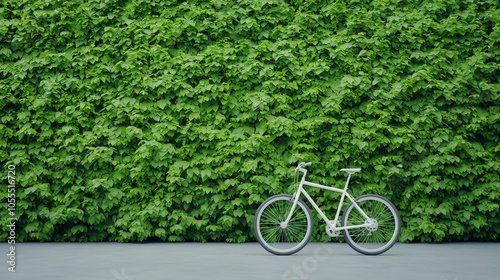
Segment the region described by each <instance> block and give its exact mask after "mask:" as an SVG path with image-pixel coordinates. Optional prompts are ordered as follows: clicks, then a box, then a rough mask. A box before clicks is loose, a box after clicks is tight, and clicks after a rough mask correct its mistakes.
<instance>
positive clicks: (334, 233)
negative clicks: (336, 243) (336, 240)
mask: <svg viewBox="0 0 500 280" xmlns="http://www.w3.org/2000/svg"><path fill="white" fill-rule="evenodd" d="M330 222H331V223H333V222H335V221H330ZM337 227H340V221H337ZM326 233H327V234H328V235H329V236H330V237H338V236H340V234H341V233H342V232H341V231H340V230H338V229H336V230H334V229H333V228H332V227H331V226H330V224H327V225H326Z"/></svg>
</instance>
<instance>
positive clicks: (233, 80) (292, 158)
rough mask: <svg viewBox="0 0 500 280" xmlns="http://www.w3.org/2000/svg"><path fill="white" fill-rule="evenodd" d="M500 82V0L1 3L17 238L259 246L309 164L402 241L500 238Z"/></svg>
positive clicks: (1, 89) (3, 142)
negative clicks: (380, 206) (364, 199)
mask: <svg viewBox="0 0 500 280" xmlns="http://www.w3.org/2000/svg"><path fill="white" fill-rule="evenodd" d="M499 77H500V4H499V2H498V1H497V0H421V1H413V0H411V1H409V0H369V1H368V0H335V1H326V0H305V1H303V0H300V1H297V0H206V1H201V0H200V1H197V0H187V1H176V0H85V1H84V0H74V1H63V0H3V1H2V3H1V4H0V80H1V82H0V108H1V112H2V114H1V116H0V148H1V150H0V163H1V165H2V166H4V171H2V172H4V173H5V174H6V172H7V167H6V166H7V165H8V164H12V165H15V166H16V176H17V178H16V179H17V181H16V182H17V184H16V199H17V200H16V207H17V210H16V211H17V212H16V213H18V215H19V220H18V222H17V236H16V237H17V239H18V240H19V241H105V240H109V241H122V242H125V241H144V240H164V241H203V242H204V241H228V242H245V241H250V240H253V238H254V236H253V233H252V222H253V215H254V213H255V210H256V209H257V207H258V205H259V204H260V203H262V201H264V200H265V199H266V198H267V197H269V196H270V195H272V194H277V193H282V192H287V193H290V192H292V187H293V186H292V182H293V169H294V167H295V166H296V164H297V163H298V162H301V161H312V162H313V163H314V164H313V166H312V168H311V171H310V174H311V175H310V176H309V179H310V180H314V181H318V182H320V183H323V184H328V185H333V186H339V185H341V184H342V181H343V180H345V175H344V174H343V173H341V172H339V171H338V170H339V169H340V168H344V167H361V168H362V169H363V172H362V173H359V174H356V175H355V176H354V177H353V181H352V185H351V191H352V192H353V194H354V195H355V196H357V195H361V194H363V193H377V194H381V195H384V196H386V197H387V198H389V199H390V200H391V201H393V202H394V203H395V205H396V206H397V207H398V208H399V209H400V212H401V216H402V220H403V223H404V227H403V229H402V234H401V237H400V241H403V242H411V241H422V242H429V241H461V240H483V241H487V240H497V241H498V240H499V239H500V215H499V214H498V213H499V210H500V209H499V204H500V203H499V201H500V188H499V187H500V183H499V182H500V120H499V119H500V100H499V98H498V97H499V92H500V84H499V81H498V79H499ZM311 194H312V195H313V197H315V198H317V202H318V203H319V204H320V205H321V207H322V209H323V210H324V211H325V212H326V213H329V215H331V216H332V217H333V216H334V213H335V212H334V211H335V208H336V204H335V201H336V199H337V198H338V196H336V195H335V194H329V193H327V194H325V193H324V192H322V191H318V190H311ZM0 195H1V196H2V197H6V196H7V191H6V188H2V189H1V190H0ZM0 211H1V213H2V217H5V216H7V212H6V209H5V207H3V208H2V210H0ZM316 221H317V226H316V227H315V228H316V233H315V237H314V238H315V239H316V240H328V239H329V238H327V236H326V234H324V225H322V223H321V221H320V220H319V219H316ZM7 223H8V222H7V221H6V219H2V221H1V222H0V225H1V227H2V228H6V227H7ZM0 239H1V240H6V239H7V233H6V231H1V232H0Z"/></svg>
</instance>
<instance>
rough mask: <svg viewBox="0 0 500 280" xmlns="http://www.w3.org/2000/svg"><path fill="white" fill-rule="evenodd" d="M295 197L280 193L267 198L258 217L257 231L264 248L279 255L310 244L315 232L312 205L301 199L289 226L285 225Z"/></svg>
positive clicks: (255, 223) (256, 214)
mask: <svg viewBox="0 0 500 280" xmlns="http://www.w3.org/2000/svg"><path fill="white" fill-rule="evenodd" d="M293 202H294V198H293V197H292V196H291V195H286V194H279V195H275V196H272V197H270V198H268V199H267V200H266V201H264V202H263V203H262V204H261V205H260V206H259V208H258V209H257V212H256V213H255V218H254V232H255V236H256V238H257V241H258V242H259V243H260V245H261V246H262V247H264V249H266V250H267V251H268V252H270V253H273V254H275V255H291V254H295V253H296V252H298V251H300V250H301V249H302V248H304V246H306V245H307V242H309V239H310V238H311V235H312V232H313V217H312V214H311V211H310V210H309V207H307V204H305V203H304V201H302V200H301V199H299V200H298V202H297V207H296V208H295V210H294V213H293V215H292V218H291V219H290V222H289V223H288V226H287V227H286V228H281V222H283V221H285V220H286V218H287V216H288V214H289V213H290V210H291V207H292V205H293Z"/></svg>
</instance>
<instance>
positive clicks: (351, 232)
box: [342, 194, 401, 255]
mask: <svg viewBox="0 0 500 280" xmlns="http://www.w3.org/2000/svg"><path fill="white" fill-rule="evenodd" d="M355 201H356V203H357V204H358V205H359V207H360V208H361V209H362V210H363V211H364V212H365V213H366V214H367V215H368V216H369V217H370V218H372V219H375V220H376V221H377V226H376V227H363V228H354V229H345V230H343V234H344V240H345V241H346V242H347V244H349V246H351V248H353V249H354V250H356V251H357V252H359V253H362V254H365V255H378V254H382V253H384V252H386V251H387V250H389V249H390V248H391V247H392V246H393V245H394V244H395V243H396V242H397V240H398V237H399V233H400V231H401V218H400V217H399V213H398V210H397V209H396V207H395V206H394V204H392V203H391V202H390V201H389V200H387V199H386V198H385V197H382V196H379V195H374V194H367V195H362V196H360V197H358V198H356V199H355ZM353 209H356V208H355V207H354V204H353V203H352V202H351V203H349V205H347V207H346V210H345V212H344V215H343V217H342V226H349V225H359V224H363V223H365V218H364V217H363V216H362V215H361V213H360V212H359V211H357V209H356V210H355V211H353Z"/></svg>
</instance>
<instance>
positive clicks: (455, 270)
mask: <svg viewBox="0 0 500 280" xmlns="http://www.w3.org/2000/svg"><path fill="white" fill-rule="evenodd" d="M0 252H1V254H2V255H3V256H4V257H3V259H4V260H7V262H6V261H4V262H3V265H2V267H1V269H0V279H1V280H10V279H12V280H17V279H23V280H34V279H37V280H45V279H47V280H49V279H50V280H154V279H175V280H182V279H189V280H191V279H208V280H210V279H217V280H225V279H227V280H229V279H230V280H244V279H263V280H266V279H280V280H281V279H283V280H305V279H405V280H407V279H419V280H420V279H430V280H433V279H435V280H466V279H471V280H472V279H474V280H476V279H480V280H488V279H491V280H498V279H500V243H443V244H400V243H398V244H396V245H394V247H392V248H391V249H390V250H389V251H387V252H386V253H384V254H382V255H378V256H365V255H362V254H359V253H357V252H356V251H354V250H352V249H351V248H350V247H349V246H348V245H347V244H340V243H310V244H308V245H307V246H306V247H305V248H304V249H302V250H301V251H300V252H298V253H296V254H294V255H291V256H275V255H272V254H270V253H268V252H267V251H265V250H264V249H263V248H262V247H261V246H260V245H259V244H258V243H244V244H229V243H205V244H201V243H21V244H16V250H15V272H11V271H10V270H9V268H10V269H11V270H13V269H12V265H13V264H14V263H9V259H12V252H10V248H9V245H8V244H6V243H5V244H0ZM9 254H10V255H11V256H9Z"/></svg>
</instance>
